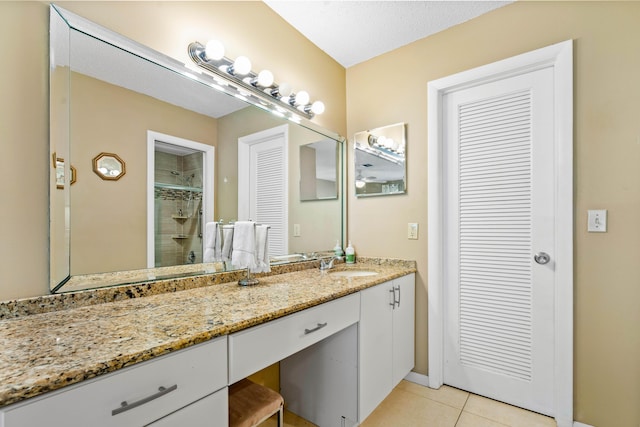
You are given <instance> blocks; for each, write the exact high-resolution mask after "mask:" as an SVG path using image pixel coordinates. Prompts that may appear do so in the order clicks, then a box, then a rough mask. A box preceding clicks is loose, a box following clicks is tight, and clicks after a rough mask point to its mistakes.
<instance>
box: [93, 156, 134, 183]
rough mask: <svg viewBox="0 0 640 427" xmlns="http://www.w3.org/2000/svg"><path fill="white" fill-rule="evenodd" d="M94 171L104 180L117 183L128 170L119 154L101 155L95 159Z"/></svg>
mask: <svg viewBox="0 0 640 427" xmlns="http://www.w3.org/2000/svg"><path fill="white" fill-rule="evenodd" d="M93 171H94V172H95V173H96V174H97V175H98V176H99V177H100V178H102V179H104V180H108V181H117V180H119V179H120V178H122V177H123V176H124V174H125V173H127V168H126V164H125V162H124V160H122V159H121V158H120V157H119V156H118V155H117V154H113V153H100V154H98V155H97V156H96V157H94V159H93Z"/></svg>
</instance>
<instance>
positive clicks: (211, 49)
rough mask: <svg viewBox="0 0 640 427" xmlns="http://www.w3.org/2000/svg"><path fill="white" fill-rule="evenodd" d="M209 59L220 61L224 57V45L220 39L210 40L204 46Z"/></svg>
mask: <svg viewBox="0 0 640 427" xmlns="http://www.w3.org/2000/svg"><path fill="white" fill-rule="evenodd" d="M204 54H205V56H206V59H207V60H208V61H219V60H221V59H222V58H224V45H223V44H222V42H220V41H219V40H209V41H208V42H207V45H206V46H205V48H204Z"/></svg>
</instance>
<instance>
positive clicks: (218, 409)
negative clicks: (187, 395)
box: [149, 387, 229, 427]
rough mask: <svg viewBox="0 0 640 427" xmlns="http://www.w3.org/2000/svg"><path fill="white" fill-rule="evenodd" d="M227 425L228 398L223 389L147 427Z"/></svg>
mask: <svg viewBox="0 0 640 427" xmlns="http://www.w3.org/2000/svg"><path fill="white" fill-rule="evenodd" d="M228 423H229V398H228V392H227V388H226V387H225V388H223V389H222V390H220V391H218V392H216V393H213V394H210V395H209V396H207V397H203V398H202V399H200V400H198V401H197V402H193V403H192V404H191V405H189V406H186V407H184V408H182V409H180V410H179V411H176V412H174V413H173V414H169V415H167V416H166V417H164V418H161V419H159V420H158V421H155V422H153V423H151V424H149V427H175V426H188V427H227V424H228Z"/></svg>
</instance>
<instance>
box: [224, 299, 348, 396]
mask: <svg viewBox="0 0 640 427" xmlns="http://www.w3.org/2000/svg"><path fill="white" fill-rule="evenodd" d="M359 316H360V298H359V295H358V294H353V295H349V296H346V297H343V298H340V299H337V300H334V301H331V302H327V303H324V304H321V305H319V306H316V307H313V308H309V309H306V310H303V311H300V312H298V313H295V314H291V315H289V316H286V317H283V318H280V319H277V320H273V321H271V322H268V323H265V324H263V325H259V326H254V327H253V328H250V329H247V330H244V331H240V332H237V333H235V334H232V335H229V384H233V383H235V382H236V381H239V380H241V379H242V378H245V377H247V376H249V375H251V374H253V373H255V372H257V371H259V370H260V369H263V368H265V367H267V366H269V365H271V364H273V363H275V362H278V361H280V360H282V359H284V358H286V357H287V356H290V355H292V354H294V353H296V352H298V351H300V350H302V349H303V348H306V347H308V346H310V345H312V344H314V343H316V342H318V341H320V340H322V339H324V338H326V337H328V336H330V335H333V334H335V333H336V332H338V331H340V330H342V329H344V328H346V327H347V326H350V325H352V324H354V323H356V322H357V321H358V318H359Z"/></svg>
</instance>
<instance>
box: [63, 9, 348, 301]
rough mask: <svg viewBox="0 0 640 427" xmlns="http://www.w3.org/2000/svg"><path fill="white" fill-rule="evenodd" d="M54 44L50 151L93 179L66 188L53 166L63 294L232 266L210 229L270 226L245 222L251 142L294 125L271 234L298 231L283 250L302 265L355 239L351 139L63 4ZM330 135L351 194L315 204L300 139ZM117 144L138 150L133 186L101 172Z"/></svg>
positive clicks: (131, 160) (129, 165)
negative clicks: (242, 192)
mask: <svg viewBox="0 0 640 427" xmlns="http://www.w3.org/2000/svg"><path fill="white" fill-rule="evenodd" d="M185 49H186V46H185ZM50 50H51V62H52V64H51V68H50V88H51V89H50V90H51V96H50V99H51V105H50V107H51V108H50V115H51V116H50V135H51V141H50V150H51V153H54V152H55V153H57V155H58V156H59V157H61V158H64V159H65V164H66V165H68V164H69V163H70V162H73V164H74V167H75V168H76V169H77V173H78V174H81V175H82V176H83V177H85V178H84V179H81V180H78V181H77V182H76V183H75V184H74V185H73V187H71V186H70V185H65V186H64V188H63V189H61V190H57V191H56V190H55V186H56V179H55V173H52V186H53V189H54V190H53V191H50V195H51V197H50V216H51V218H50V224H51V229H50V236H51V238H50V242H51V243H50V245H51V246H50V271H51V273H50V288H51V290H52V292H65V291H75V290H80V289H89V288H96V287H103V286H111V285H119V284H126V283H135V282H146V281H150V280H157V279H162V278H166V277H176V276H186V275H196V274H204V273H211V272H220V271H228V269H229V268H230V266H229V265H226V264H225V263H203V259H202V253H203V250H202V247H203V244H204V242H203V241H204V239H203V233H202V230H203V229H204V226H205V224H206V223H207V222H211V221H223V222H225V223H227V222H230V221H234V220H246V219H253V220H255V221H258V222H265V221H262V220H261V218H258V217H253V218H248V217H247V218H240V217H239V216H240V214H239V191H238V176H239V173H238V171H239V163H238V162H239V159H238V144H239V140H240V139H241V138H243V137H245V136H247V135H250V134H256V133H260V132H264V131H268V130H270V129H274V128H278V127H281V126H286V128H287V129H288V131H287V133H286V134H287V140H286V141H285V143H286V145H285V146H286V150H287V156H286V158H287V174H288V177H287V182H288V191H287V192H286V193H287V195H288V200H287V201H286V202H284V203H282V204H281V205H280V206H279V209H280V210H281V211H282V214H283V217H284V218H286V219H287V221H286V222H284V223H283V224H282V228H281V229H279V230H270V239H271V237H272V233H273V237H274V239H275V237H276V235H277V236H278V238H280V239H286V242H287V244H286V245H283V247H286V248H287V251H288V252H287V253H286V254H285V253H270V254H271V255H272V256H273V261H274V262H277V263H281V262H284V260H302V259H304V256H303V254H308V253H312V252H314V253H321V252H323V251H330V250H331V248H332V247H333V246H334V245H335V241H336V239H340V240H342V239H343V233H344V231H343V230H344V229H343V195H342V194H341V191H340V189H341V188H342V187H341V182H342V179H343V172H342V170H341V168H342V167H343V166H342V165H343V162H342V157H343V156H344V138H342V137H341V136H339V135H337V134H335V133H333V132H331V131H328V130H326V129H322V128H320V127H318V126H317V125H315V124H313V123H312V122H310V121H308V120H306V119H300V120H299V121H298V122H297V123H294V122H292V121H288V120H285V119H283V118H282V117H279V116H277V115H275V114H271V113H270V112H268V111H265V110H264V109H263V108H259V107H258V106H255V105H252V104H250V103H247V102H245V101H243V100H240V99H238V98H237V97H234V96H230V95H229V94H228V93H225V92H224V88H222V89H220V85H214V84H213V83H214V79H213V77H211V76H209V75H207V74H206V73H196V72H193V71H192V70H191V69H188V68H187V67H186V66H185V65H184V64H183V63H181V62H178V61H176V60H174V59H172V58H169V57H167V56H165V55H163V54H160V53H158V52H156V51H154V50H152V49H150V48H148V47H146V46H143V45H141V44H139V43H137V42H134V41H132V40H130V39H127V38H125V37H123V36H121V35H119V34H117V33H114V32H112V31H110V30H108V29H106V28H103V27H100V26H98V25H97V24H95V23H93V22H91V21H88V20H86V19H84V18H82V17H80V16H78V15H75V14H73V13H71V12H68V11H66V10H64V9H61V8H59V7H57V6H51V37H50ZM214 86H216V87H217V88H214ZM96 100H99V102H97V101H96ZM149 135H151V136H149ZM327 140H330V141H332V143H333V144H334V148H335V149H336V151H335V152H337V153H338V158H337V160H336V161H337V165H338V167H337V175H336V188H337V189H338V190H337V191H336V193H335V197H333V198H331V199H329V198H327V199H326V200H322V201H321V202H319V203H313V204H312V205H313V206H309V204H305V203H301V202H300V199H301V197H300V186H299V183H300V168H299V167H298V165H299V164H300V146H302V145H307V144H310V143H313V142H317V141H327ZM183 141H187V142H185V143H183ZM201 147H206V148H201ZM336 147H337V148H336ZM103 151H109V152H111V153H117V155H118V156H119V158H120V159H126V176H125V177H124V179H123V181H126V185H112V184H113V183H112V182H108V181H104V180H101V179H97V177H96V176H95V175H94V173H93V172H91V169H92V168H93V164H92V159H94V158H95V157H96V154H97V153H101V152H103ZM203 153H204V154H203ZM107 154H108V153H107ZM109 159H111V158H109ZM104 160H105V161H106V160H107V157H104ZM120 163H121V164H122V173H120V174H119V176H122V175H123V174H124V171H125V163H124V161H122V162H120ZM242 167H244V166H242ZM92 176H93V178H94V179H90V178H91V177H92ZM265 223H268V222H265ZM294 224H295V225H296V226H297V227H298V228H299V229H301V230H302V233H301V235H300V236H296V237H294V236H293V234H294V233H293V225H294ZM317 224H323V227H322V230H317V229H318V227H317ZM273 228H275V227H273ZM105 236H108V238H105ZM152 237H153V239H152ZM164 237H167V238H164ZM150 242H153V243H150ZM161 242H166V243H161ZM165 244H166V246H164V245H165ZM158 245H161V247H158ZM150 254H151V256H150ZM154 254H155V255H154ZM159 254H160V255H159ZM293 255H295V256H293ZM161 258H162V259H170V260H171V261H170V262H168V263H164V262H163V263H160V264H159V263H158V261H157V260H158V259H161Z"/></svg>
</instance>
